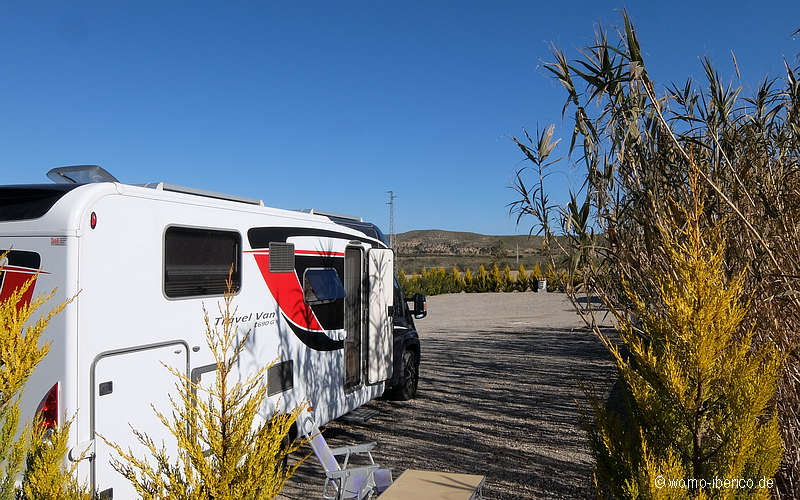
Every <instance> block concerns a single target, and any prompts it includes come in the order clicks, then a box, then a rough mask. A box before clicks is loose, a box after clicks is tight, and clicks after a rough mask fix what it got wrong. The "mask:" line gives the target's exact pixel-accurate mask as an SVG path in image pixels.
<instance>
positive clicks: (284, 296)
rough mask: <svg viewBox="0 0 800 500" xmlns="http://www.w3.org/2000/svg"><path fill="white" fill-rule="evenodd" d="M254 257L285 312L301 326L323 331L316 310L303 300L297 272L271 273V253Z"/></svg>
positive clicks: (271, 291)
mask: <svg viewBox="0 0 800 500" xmlns="http://www.w3.org/2000/svg"><path fill="white" fill-rule="evenodd" d="M253 257H255V259H256V264H258V269H259V270H260V271H261V275H262V276H263V277H264V281H265V282H266V283H267V287H268V288H269V291H270V293H271V294H272V296H273V297H275V301H276V302H277V303H278V307H280V309H281V311H282V312H283V314H285V315H286V317H287V318H288V319H289V320H290V321H291V322H292V323H294V324H296V325H297V326H299V327H301V328H305V329H306V330H313V331H317V332H322V331H323V329H322V326H320V324H319V321H317V317H316V316H315V315H314V311H312V310H311V308H310V307H308V305H307V304H306V303H305V301H303V287H302V286H301V285H300V280H299V279H298V278H297V273H295V272H290V273H271V272H269V255H267V254H254V255H253Z"/></svg>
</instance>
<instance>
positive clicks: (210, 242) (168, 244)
mask: <svg viewBox="0 0 800 500" xmlns="http://www.w3.org/2000/svg"><path fill="white" fill-rule="evenodd" d="M240 249H241V237H240V236H239V233H238V232H235V231H217V230H213V229H195V228H187V227H170V228H168V229H167V231H166V233H165V235H164V294H165V295H166V296H167V297H170V298H180V297H196V296H203V295H221V294H222V293H224V292H225V290H226V288H227V287H226V284H225V280H226V279H227V278H228V271H229V270H230V268H231V266H233V277H232V278H233V291H234V292H237V291H239V288H240V286H241V271H240V259H241V257H240V255H241V252H240Z"/></svg>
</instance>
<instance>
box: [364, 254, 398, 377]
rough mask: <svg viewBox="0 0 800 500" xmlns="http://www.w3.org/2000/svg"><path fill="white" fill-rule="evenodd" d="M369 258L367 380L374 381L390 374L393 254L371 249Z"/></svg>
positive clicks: (392, 345) (392, 343)
mask: <svg viewBox="0 0 800 500" xmlns="http://www.w3.org/2000/svg"><path fill="white" fill-rule="evenodd" d="M367 260H368V261H369V266H368V267H369V326H368V329H369V333H368V335H367V349H366V352H367V383H368V384H377V383H379V382H383V381H384V380H386V379H388V378H390V377H391V376H392V354H393V352H392V351H393V348H394V342H393V339H392V315H391V313H390V310H391V307H392V303H393V301H394V286H393V284H394V282H393V279H394V254H393V253H392V250H391V249H385V248H371V249H370V250H369V251H368V252H367Z"/></svg>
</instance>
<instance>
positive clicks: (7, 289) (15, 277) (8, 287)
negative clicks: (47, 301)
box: [0, 266, 36, 310]
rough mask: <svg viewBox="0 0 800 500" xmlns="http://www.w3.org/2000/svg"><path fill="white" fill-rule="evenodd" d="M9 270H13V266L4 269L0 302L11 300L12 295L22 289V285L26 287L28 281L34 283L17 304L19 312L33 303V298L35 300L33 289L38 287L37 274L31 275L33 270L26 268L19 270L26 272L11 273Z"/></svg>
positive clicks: (0, 287)
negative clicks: (24, 306)
mask: <svg viewBox="0 0 800 500" xmlns="http://www.w3.org/2000/svg"><path fill="white" fill-rule="evenodd" d="M9 269H11V266H6V267H4V268H3V272H2V283H0V301H4V300H8V299H10V298H11V294H13V293H14V292H15V291H16V290H17V289H18V288H22V285H24V284H25V282H26V281H29V280H30V281H33V283H31V285H30V286H29V287H28V289H27V290H25V293H24V294H22V297H20V300H19V302H17V310H20V309H21V308H22V306H23V305H29V304H30V303H31V298H33V289H34V288H35V287H36V274H31V272H30V271H31V270H30V269H25V268H18V269H25V272H20V271H10V270H9ZM34 273H35V271H34Z"/></svg>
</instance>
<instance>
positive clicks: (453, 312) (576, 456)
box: [279, 292, 613, 500]
mask: <svg viewBox="0 0 800 500" xmlns="http://www.w3.org/2000/svg"><path fill="white" fill-rule="evenodd" d="M428 311H429V313H428V317H427V318H425V319H422V320H417V328H418V331H419V333H420V337H421V344H422V363H421V366H420V383H419V392H418V395H417V398H416V399H414V400H412V401H401V402H395V401H385V400H376V401H372V402H370V403H369V404H368V405H367V407H368V408H371V409H374V410H378V412H379V414H378V415H377V416H375V417H373V418H371V419H370V420H368V421H367V422H365V423H364V424H350V423H344V422H340V421H335V422H331V423H330V424H328V425H327V427H326V428H325V430H324V435H325V438H326V440H327V441H328V444H329V445H330V446H331V447H337V446H344V445H347V444H354V443H363V442H370V441H377V442H378V448H377V449H376V451H375V452H374V453H373V456H374V458H375V460H376V462H378V463H380V464H381V465H382V466H386V467H390V468H391V469H392V470H393V473H394V476H395V477H397V476H399V475H400V474H401V473H402V472H403V471H404V470H406V469H412V468H413V469H426V470H439V471H447V472H460V473H467V474H483V475H485V476H486V483H485V486H484V489H483V496H484V498H487V499H529V498H588V497H591V496H592V482H591V477H592V462H591V457H590V456H589V454H588V443H587V439H586V435H585V433H584V432H583V430H582V429H581V425H580V420H581V409H580V408H581V407H583V408H585V407H586V404H587V400H586V397H585V395H584V394H583V392H582V391H581V390H580V389H579V383H578V381H580V382H581V383H583V384H585V385H586V386H588V387H591V388H593V389H594V390H595V391H598V392H599V393H601V394H603V393H606V392H607V391H608V389H609V387H610V385H611V383H612V382H613V366H612V362H611V359H610V357H609V355H608V354H607V353H606V351H605V350H604V349H603V347H602V345H600V343H599V342H598V341H597V339H595V337H594V336H593V335H592V334H591V333H589V332H588V331H587V330H586V329H585V328H584V325H583V323H582V321H581V320H580V318H579V317H578V316H577V315H576V314H575V312H574V310H573V308H572V305H571V304H570V302H569V301H568V300H567V298H566V297H565V296H564V295H563V294H557V293H547V294H535V293H529V292H526V293H488V294H487V293H485V294H455V295H440V296H435V297H430V298H429V299H428ZM323 477H324V476H323V475H322V473H321V469H320V467H319V464H318V463H317V461H316V459H315V458H314V457H313V456H312V457H311V458H309V459H308V460H307V461H306V462H305V463H304V464H303V465H302V466H301V467H300V468H299V469H298V471H297V473H296V474H295V476H294V477H292V478H291V479H290V481H289V482H288V483H287V485H286V487H285V488H284V491H283V494H282V495H281V496H279V498H281V499H308V498H320V497H321V493H322V483H323ZM412 500H413V499H412Z"/></svg>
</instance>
